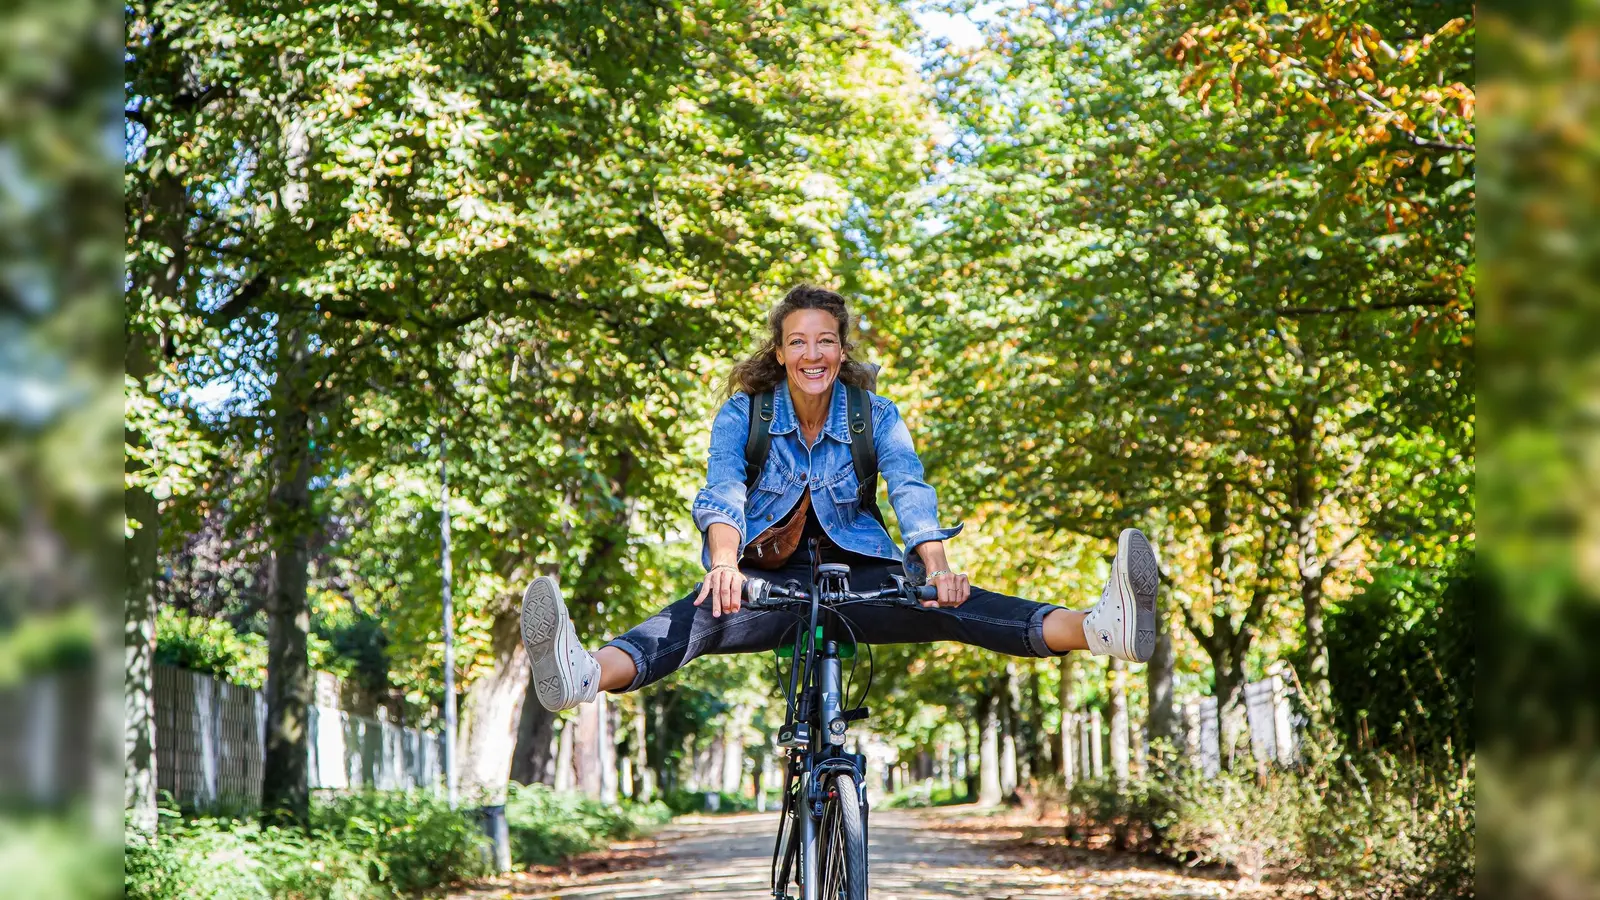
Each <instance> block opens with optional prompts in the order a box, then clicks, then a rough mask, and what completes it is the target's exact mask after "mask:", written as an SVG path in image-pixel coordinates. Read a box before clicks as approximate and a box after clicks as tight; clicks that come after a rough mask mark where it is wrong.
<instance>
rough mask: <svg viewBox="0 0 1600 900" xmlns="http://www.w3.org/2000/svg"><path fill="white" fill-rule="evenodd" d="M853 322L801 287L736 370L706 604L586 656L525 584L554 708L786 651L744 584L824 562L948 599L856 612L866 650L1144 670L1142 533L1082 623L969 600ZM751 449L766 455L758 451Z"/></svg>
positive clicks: (989, 600)
mask: <svg viewBox="0 0 1600 900" xmlns="http://www.w3.org/2000/svg"><path fill="white" fill-rule="evenodd" d="M851 325H852V319H851V316H850V309H849V306H848V304H847V303H846V301H845V298H844V297H842V296H840V295H839V294H837V293H835V292H833V291H830V290H826V289H824V288H820V287H816V286H813V285H800V286H798V287H796V288H794V289H793V290H791V291H789V292H788V294H787V295H785V296H784V298H783V300H782V301H781V302H780V303H778V305H777V306H775V307H774V308H773V309H772V311H771V312H770V313H769V314H768V317H767V326H768V327H767V335H766V337H765V340H764V341H763V342H762V345H761V346H760V348H759V349H758V350H757V351H756V352H755V353H754V354H752V355H751V356H750V357H748V358H746V359H745V360H743V361H741V362H739V363H738V364H737V365H735V366H734V368H733V371H732V373H731V374H730V375H729V377H728V395H729V396H728V400H727V402H726V403H724V404H723V406H722V409H721V411H719V412H718V413H717V418H716V421H715V422H714V423H713V424H712V430H711V452H710V458H709V460H708V465H707V471H706V484H705V487H704V488H702V489H701V491H700V493H699V494H698V496H696V497H695V501H694V522H695V525H696V527H697V528H699V530H700V531H701V533H702V535H703V537H704V544H703V550H702V553H701V562H702V564H703V565H704V566H705V567H706V577H705V579H704V581H703V582H702V583H701V585H700V586H699V588H698V590H696V591H693V592H690V593H689V594H688V595H686V596H684V597H683V598H682V599H680V600H678V601H677V602H676V603H673V604H671V605H670V606H668V607H666V608H665V609H663V610H662V611H660V612H659V613H657V614H656V615H654V616H652V617H651V618H650V619H648V620H646V621H645V622H644V623H642V624H640V625H639V626H637V627H635V628H633V629H632V630H630V631H628V632H627V633H626V634H623V635H622V636H621V637H618V638H617V639H616V640H614V641H612V642H611V643H609V644H607V645H606V646H604V647H602V648H600V650H599V651H597V652H596V653H594V654H592V655H591V654H590V653H589V652H587V651H586V650H584V648H583V646H582V644H581V643H580V641H579V639H578V635H577V632H576V631H575V630H574V629H573V627H572V625H571V622H570V620H569V619H568V616H567V609H566V605H565V603H564V601H563V600H562V598H561V593H560V590H559V589H558V588H557V586H556V583H555V581H554V579H551V578H549V577H541V578H538V579H536V580H535V581H534V582H533V584H532V585H530V586H529V587H528V590H527V593H526V594H525V595H524V597H523V606H522V633H523V641H524V644H525V645H526V647H527V651H528V658H529V660H530V662H531V664H532V677H533V684H534V690H535V693H536V694H537V695H538V697H539V701H540V702H541V703H542V704H543V705H544V706H545V707H546V708H548V709H550V710H559V709H567V708H570V707H573V706H576V705H578V704H580V703H585V702H588V701H590V700H593V699H594V697H595V695H596V693H597V692H599V691H612V692H623V691H633V690H638V689H639V688H641V687H644V686H645V685H647V684H650V683H652V682H654V681H656V680H658V679H660V678H662V677H665V676H666V675H668V674H670V673H671V672H673V671H676V670H677V669H678V668H680V667H682V666H683V665H685V664H686V663H688V662H689V661H690V660H692V659H694V658H696V657H698V656H701V655H703V654H707V653H751V652H761V651H770V650H772V649H774V648H776V647H778V646H779V645H780V644H782V643H783V642H784V641H785V639H786V636H787V634H788V632H789V631H790V630H791V628H792V625H793V623H792V621H791V617H789V616H787V615H784V614H781V613H774V612H771V611H762V610H743V609H741V607H742V606H743V587H744V583H745V578H746V572H747V571H748V572H751V573H759V574H760V575H761V576H762V577H763V578H769V579H773V580H774V582H775V583H784V582H785V581H787V580H790V579H793V580H796V581H800V582H801V583H805V582H806V581H808V580H809V579H810V578H811V575H812V570H813V564H815V563H824V562H827V563H841V564H844V565H846V566H849V571H850V575H849V582H850V588H851V590H855V591H871V590H876V589H879V588H881V587H883V586H885V585H887V584H890V583H891V582H892V578H893V577H894V576H901V575H903V576H907V577H908V578H909V580H910V581H911V582H913V583H924V582H925V583H927V584H929V585H932V586H934V587H935V588H937V599H936V600H928V601H926V602H925V603H924V606H923V607H921V608H917V607H912V608H906V607H886V608H866V609H862V610H861V611H860V612H859V613H852V621H853V629H854V634H855V638H856V640H857V641H858V642H860V643H864V644H897V643H916V644H921V643H931V642H934V641H958V642H961V643H964V644H971V645H974V646H979V647H984V648H986V649H989V650H994V651H997V652H1000V653H1006V654H1010V655H1012V656H1033V657H1050V656H1059V655H1061V654H1063V653H1067V652H1069V651H1072V650H1090V651H1092V652H1094V653H1097V654H1102V655H1111V656H1116V657H1118V658H1121V659H1125V660H1129V661H1133V662H1144V661H1145V660H1146V659H1148V658H1149V656H1150V653H1151V651H1152V649H1153V647H1154V643H1155V633H1156V628H1157V622H1156V609H1155V596H1156V587H1157V580H1158V577H1157V569H1156V562H1155V556H1154V554H1153V552H1152V551H1151V549H1150V544H1149V542H1148V541H1147V540H1146V539H1145V536H1144V535H1143V534H1142V533H1140V532H1139V531H1138V530H1136V529H1131V528H1130V529H1128V530H1126V531H1124V532H1123V533H1122V536H1121V539H1120V540H1119V541H1118V544H1117V555H1116V558H1115V560H1114V562H1113V563H1112V572H1111V579H1110V581H1109V583H1108V584H1107V585H1106V588H1105V590H1104V591H1103V592H1102V593H1101V596H1100V602H1099V603H1097V604H1096V605H1095V606H1094V607H1093V608H1092V609H1090V610H1086V611H1074V610H1069V609H1065V608H1063V607H1060V606H1057V605H1055V604H1051V603H1038V602H1035V601H1032V600H1025V599H1022V598H1020V597H1010V596H1007V595H1004V594H1000V593H996V592H994V591H989V590H985V589H983V588H980V587H974V586H972V585H971V584H970V583H969V582H968V580H967V576H966V575H964V574H961V573H959V572H956V571H954V570H953V568H952V566H951V565H950V563H949V560H948V558H947V557H946V551H945V541H947V540H949V539H950V538H953V537H955V536H956V535H957V534H958V533H960V531H961V526H959V525H957V526H955V527H953V528H945V527H942V526H941V525H940V523H939V512H938V498H937V495H936V494H935V492H934V489H933V487H932V486H930V485H929V484H928V483H927V482H926V481H924V480H923V469H922V462H921V460H920V459H918V457H917V453H916V450H915V449H914V448H913V447H912V442H911V433H910V431H909V430H908V429H907V428H906V425H905V422H904V421H902V420H901V418H900V411H899V410H898V409H897V408H896V407H895V405H894V403H893V402H892V401H890V400H889V399H888V398H887V397H880V396H878V395H877V394H874V393H872V387H873V386H874V383H875V378H874V373H873V370H872V369H871V368H869V367H867V366H865V365H863V364H862V363H860V362H857V361H856V360H854V359H852V354H853V352H854V350H855V346H854V345H853V344H852V343H851V341H850V327H851ZM752 446H761V447H763V449H762V450H761V451H760V452H759V453H752V452H751V451H750V448H751V447H752ZM864 448H866V449H864ZM868 453H870V458H871V459H872V460H873V462H874V465H873V466H872V468H871V469H870V470H869V471H868V472H867V473H866V474H858V472H857V468H856V459H855V457H856V456H857V455H858V454H860V455H863V456H867V455H868ZM879 476H881V477H882V479H883V480H884V482H885V483H886V485H887V486H888V494H889V502H890V503H891V504H892V505H893V507H894V511H895V518H896V519H897V521H898V522H899V526H900V533H901V540H902V542H903V543H904V545H905V550H904V552H902V551H901V550H900V548H899V547H898V546H896V544H895V542H894V541H893V539H891V537H890V536H889V532H888V531H887V529H886V528H885V527H884V524H883V520H882V517H881V516H880V515H878V514H877V510H876V503H877V501H876V496H875V493H874V492H873V491H872V490H871V487H872V486H873V485H874V484H875V482H876V479H877V478H878V477H879ZM863 486H865V487H866V489H865V490H864V489H863ZM774 548H777V549H776V553H777V557H778V558H776V559H774V558H772V556H773V550H774ZM774 568H776V569H777V571H776V572H774V571H773V569H774Z"/></svg>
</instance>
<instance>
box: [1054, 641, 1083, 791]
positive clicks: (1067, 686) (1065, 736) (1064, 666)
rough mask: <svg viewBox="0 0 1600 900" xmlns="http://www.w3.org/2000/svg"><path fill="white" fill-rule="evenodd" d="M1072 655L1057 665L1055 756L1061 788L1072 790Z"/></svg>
mask: <svg viewBox="0 0 1600 900" xmlns="http://www.w3.org/2000/svg"><path fill="white" fill-rule="evenodd" d="M1074 656H1075V655H1074V654H1071V653H1068V654H1066V655H1065V656H1062V657H1061V661H1060V662H1059V663H1057V665H1059V666H1060V667H1061V751H1060V753H1058V754H1057V759H1056V771H1057V772H1058V773H1060V775H1061V784H1062V787H1064V788H1066V789H1067V790H1071V789H1072V783H1073V780H1074V778H1075V777H1076V775H1077V772H1076V771H1075V769H1074V766H1073V757H1074V756H1076V754H1075V753H1074V752H1073V751H1074V750H1075V745H1076V744H1077V743H1078V737H1077V735H1076V734H1075V733H1074V732H1075V731H1076V730H1077V729H1076V724H1077V721H1078V719H1077V716H1076V715H1074V714H1073V711H1072V689H1073V683H1072V676H1073V674H1074V668H1075V663H1074Z"/></svg>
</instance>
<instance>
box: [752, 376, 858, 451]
mask: <svg viewBox="0 0 1600 900" xmlns="http://www.w3.org/2000/svg"><path fill="white" fill-rule="evenodd" d="M849 405H850V404H849V398H848V397H847V396H846V395H845V389H844V384H843V383H842V382H840V381H839V379H837V378H835V379H834V380H833V399H832V400H830V401H829V405H828V421H827V422H826V423H825V424H824V425H823V426H822V433H823V434H825V435H827V436H829V437H831V438H833V439H834V440H836V441H838V442H839V443H841V444H848V443H850V427H849V419H850V409H849ZM799 427H800V422H799V418H798V417H797V416H796V415H795V412H794V401H793V400H791V399H790V398H789V379H787V378H785V379H784V380H783V381H781V382H779V383H778V386H777V387H776V388H773V391H772V425H771V427H769V428H768V429H767V431H768V432H769V433H771V434H788V433H789V432H791V431H794V430H796V429H797V428H799Z"/></svg>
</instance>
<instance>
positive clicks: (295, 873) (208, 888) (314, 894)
mask: <svg viewBox="0 0 1600 900" xmlns="http://www.w3.org/2000/svg"><path fill="white" fill-rule="evenodd" d="M124 858H125V860H126V862H125V864H124V865H125V868H124V888H125V890H126V896H127V897H128V898H130V900H175V898H180V897H181V898H185V900H277V898H292V900H366V898H382V897H387V896H388V895H389V893H388V891H386V890H383V889H382V888H381V887H380V886H379V885H377V884H374V883H373V881H372V879H371V875H370V873H371V869H372V865H371V862H372V861H371V860H370V859H369V858H367V857H365V856H364V855H363V854H361V853H359V852H357V851H354V850H352V849H350V848H348V847H345V846H343V845H341V844H340V843H338V842H337V841H333V840H329V839H328V838H326V837H325V836H323V835H319V834H314V833H313V834H307V833H305V832H303V831H300V830H299V829H287V828H270V827H269V828H263V827H261V826H260V825H257V824H255V823H249V822H240V821H236V820H225V819H196V820H193V821H189V822H182V821H177V820H174V819H168V820H166V821H164V822H163V823H162V829H161V832H160V833H159V834H158V835H156V836H155V837H154V838H146V837H144V836H143V835H141V834H138V833H137V832H131V833H130V837H129V839H128V842H127V847H126V855H125V857H124Z"/></svg>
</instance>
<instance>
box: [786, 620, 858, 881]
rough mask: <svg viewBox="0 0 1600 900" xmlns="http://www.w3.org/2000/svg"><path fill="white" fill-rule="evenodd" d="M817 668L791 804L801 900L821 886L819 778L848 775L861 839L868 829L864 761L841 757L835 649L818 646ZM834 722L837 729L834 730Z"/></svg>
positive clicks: (840, 698)
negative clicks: (796, 822) (807, 738)
mask: <svg viewBox="0 0 1600 900" xmlns="http://www.w3.org/2000/svg"><path fill="white" fill-rule="evenodd" d="M820 662H821V665H820V668H819V672H818V675H819V677H818V679H817V695H818V696H817V700H818V702H817V704H816V705H815V706H814V707H813V708H814V709H815V710H816V711H817V715H816V717H815V720H814V722H813V727H812V729H811V743H810V747H809V752H807V753H806V754H805V755H804V756H803V757H802V758H801V759H800V760H799V763H800V765H801V766H802V767H803V768H802V771H801V772H800V778H801V779H802V780H801V783H800V791H799V795H798V796H797V797H796V798H795V799H796V801H797V804H796V805H797V807H798V808H797V810H796V815H798V816H799V817H800V872H799V875H800V885H801V900H820V898H819V897H818V896H817V883H818V882H819V881H820V880H821V875H820V873H819V871H818V868H819V866H818V863H819V854H818V847H817V844H818V840H819V838H820V836H821V835H820V834H819V828H818V826H819V824H820V823H821V821H822V814H823V810H824V800H825V799H826V798H825V797H824V795H823V789H822V785H824V784H825V783H826V780H825V779H824V778H823V776H824V775H825V774H826V773H828V772H830V771H840V772H844V771H848V772H849V773H850V774H851V775H852V776H854V781H855V784H856V796H855V797H853V798H850V799H851V800H853V801H854V802H855V803H857V804H859V805H860V807H861V825H862V832H863V835H862V836H863V838H865V837H866V834H865V832H866V825H867V821H866V820H867V785H866V765H865V762H866V761H865V759H864V758H863V757H861V756H860V755H858V754H846V753H845V752H844V750H843V744H844V727H843V726H844V720H843V719H841V718H840V713H841V712H843V710H842V705H843V702H844V700H843V693H842V691H841V689H840V666H839V652H838V647H837V645H835V644H834V643H833V642H832V641H828V642H827V643H826V644H824V645H823V648H822V654H821V660H820ZM836 722H837V723H838V725H837V726H835V724H834V723H836ZM835 727H837V728H838V730H837V731H835V730H834V728H835ZM835 740H837V743H835ZM836 748H837V749H836Z"/></svg>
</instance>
